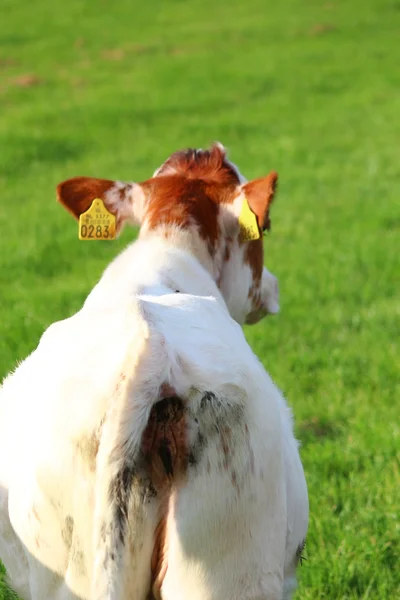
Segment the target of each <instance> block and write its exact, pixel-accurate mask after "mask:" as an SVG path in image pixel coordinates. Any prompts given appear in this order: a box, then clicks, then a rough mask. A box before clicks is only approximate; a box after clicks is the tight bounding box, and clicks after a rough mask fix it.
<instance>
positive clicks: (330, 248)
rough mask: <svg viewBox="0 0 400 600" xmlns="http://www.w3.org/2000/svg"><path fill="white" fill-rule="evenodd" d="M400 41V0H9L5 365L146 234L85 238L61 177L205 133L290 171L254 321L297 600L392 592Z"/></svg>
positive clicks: (252, 171) (156, 156)
mask: <svg viewBox="0 0 400 600" xmlns="http://www.w3.org/2000/svg"><path fill="white" fill-rule="evenodd" d="M399 34H400V1H399V0H364V1H361V0H332V1H329V0H327V1H325V0H322V1H317V0H282V2H276V1H275V2H272V1H271V0H264V1H261V0H247V1H244V0H242V1H237V0H230V1H229V2H228V1H227V0H220V1H219V2H216V1H215V0H214V1H211V0H201V1H200V0H166V1H162V0H153V1H152V2H134V1H132V0H113V1H111V0H93V1H91V2H89V1H87V2H83V1H79V0H69V1H68V2H64V3H57V2H54V1H50V0H35V2H28V1H27V0H1V3H0V306H1V314H2V318H1V320H0V339H1V343H0V375H1V376H3V375H5V374H6V373H7V372H8V371H9V370H10V369H11V368H12V367H13V366H14V365H15V364H16V361H17V360H19V359H21V358H23V357H24V356H25V355H26V354H27V353H28V352H30V351H31V350H32V349H33V348H34V347H35V346H36V344H37V342H38V339H39V336H40V335H41V333H42V331H43V330H44V328H46V327H47V326H48V325H49V324H50V323H51V322H53V321H55V320H57V319H61V318H64V317H66V316H68V315H71V314H72V313H73V312H74V311H76V310H77V309H78V308H79V307H80V306H81V304H82V302H83V300H84V298H85V296H86V295H87V293H88V292H89V290H90V289H91V287H92V286H93V285H94V283H95V282H96V281H97V280H98V278H99V276H100V275H101V272H102V270H103V269H104V267H105V266H106V265H107V264H108V263H109V262H110V260H111V259H112V258H113V257H114V256H115V255H116V254H117V253H118V252H119V251H120V250H121V248H123V247H124V246H125V245H126V244H127V243H128V242H129V241H130V240H132V239H133V238H134V237H135V235H136V232H135V231H134V230H132V229H131V230H129V231H128V230H127V231H125V232H124V234H123V236H122V238H121V239H120V240H118V241H116V242H112V243H107V242H99V243H97V244H85V243H82V242H79V241H78V239H77V226H76V224H75V222H74V221H73V220H72V218H71V217H70V216H69V215H68V214H67V213H66V212H64V211H63V209H62V208H61V206H59V205H58V204H57V203H56V201H55V186H56V184H57V183H58V182H59V181H61V180H64V179H66V178H68V177H72V176H75V175H90V176H98V177H104V178H111V179H114V178H118V179H127V180H137V181H140V180H143V179H146V178H148V177H149V176H151V174H152V172H153V170H154V169H155V168H156V167H157V166H159V165H160V164H161V163H162V162H163V161H164V160H165V159H166V158H167V156H168V155H169V154H170V153H171V152H173V151H175V150H177V149H179V148H182V147H186V146H194V147H206V146H208V145H209V143H210V142H212V141H214V140H220V141H221V142H223V143H224V144H225V145H226V146H227V147H228V149H229V151H230V158H232V160H233V161H234V162H236V163H237V164H238V165H239V167H240V169H241V170H242V172H243V173H244V174H245V175H246V176H247V177H248V178H252V177H257V176H262V175H265V174H266V173H268V172H269V171H270V170H272V169H276V170H277V171H278V172H279V175H280V187H279V195H278V199H277V201H276V202H275V203H274V206H273V212H272V233H271V235H270V236H268V237H267V239H266V242H265V246H266V264H267V265H268V267H269V268H270V270H271V271H272V272H273V273H275V274H276V275H277V276H278V278H279V281H280V290H281V314H280V315H279V316H278V317H274V318H269V319H266V320H265V321H264V322H263V323H262V324H260V325H257V326H255V327H254V328H248V329H247V330H246V334H247V336H248V340H249V342H250V343H251V345H252V347H253V348H254V350H255V352H256V353H257V354H258V355H259V356H260V358H261V359H262V361H263V363H264V365H265V367H266V368H267V370H268V371H269V372H270V374H271V375H272V377H273V379H274V380H275V381H276V383H277V384H278V385H279V386H280V388H281V389H282V390H283V391H284V393H285V395H286V396H287V398H288V400H289V403H290V404H291V406H292V407H293V411H294V415H295V420H296V434H297V436H298V438H299V439H300V440H301V443H302V450H301V452H302V458H303V462H304V466H305V471H306V477H307V481H308V486H309V494H310V505H311V507H310V508H311V517H310V519H311V520H310V529H309V536H308V540H307V550H306V558H307V561H306V562H305V563H303V566H302V567H301V568H300V569H299V589H298V592H297V595H296V599H303V598H304V599H312V600H318V599H320V598H327V599H332V600H334V599H356V598H357V599H358V598H360V599H366V598H368V599H372V598H374V599H375V598H376V599H394V598H397V597H400V570H399V558H400V552H399V521H398V516H399V483H400V477H399V454H400V452H399V402H398V395H399V377H398V368H399V347H398V342H399V329H400V327H399V322H400V320H399V312H400V309H399V280H400V270H399V225H400V202H399V192H400V160H399V159H400V35H399ZM396 292H397V294H396ZM0 569H1V567H0ZM11 597H12V595H11V593H10V592H9V591H7V589H6V587H5V584H4V582H3V580H2V575H1V573H0V599H1V600H6V599H7V600H8V599H10V598H11ZM44 600H46V599H44ZM49 600H50V599H49Z"/></svg>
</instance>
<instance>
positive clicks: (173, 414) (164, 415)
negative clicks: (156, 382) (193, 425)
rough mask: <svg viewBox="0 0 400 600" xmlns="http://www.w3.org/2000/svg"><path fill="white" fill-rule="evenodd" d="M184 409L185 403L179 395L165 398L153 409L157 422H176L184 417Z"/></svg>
mask: <svg viewBox="0 0 400 600" xmlns="http://www.w3.org/2000/svg"><path fill="white" fill-rule="evenodd" d="M183 411H184V405H183V402H182V400H181V399H180V398H178V396H171V397H169V398H163V399H162V400H160V401H159V402H157V403H156V404H155V405H154V406H153V408H152V410H151V412H152V414H153V415H154V418H155V419H156V422H157V423H167V422H168V423H175V422H176V421H179V420H180V419H181V418H182V414H183Z"/></svg>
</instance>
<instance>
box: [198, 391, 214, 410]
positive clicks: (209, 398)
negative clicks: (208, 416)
mask: <svg viewBox="0 0 400 600" xmlns="http://www.w3.org/2000/svg"><path fill="white" fill-rule="evenodd" d="M216 399H217V397H216V395H215V394H214V392H204V394H203V397H202V399H201V400H200V410H201V411H204V410H207V408H208V407H209V404H210V402H215V401H216Z"/></svg>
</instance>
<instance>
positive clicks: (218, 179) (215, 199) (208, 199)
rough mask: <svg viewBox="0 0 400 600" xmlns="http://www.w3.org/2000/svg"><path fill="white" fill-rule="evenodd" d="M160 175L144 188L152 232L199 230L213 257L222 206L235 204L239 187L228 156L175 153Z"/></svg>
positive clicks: (203, 152)
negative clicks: (170, 227)
mask: <svg viewBox="0 0 400 600" xmlns="http://www.w3.org/2000/svg"><path fill="white" fill-rule="evenodd" d="M158 175H159V176H157V177H155V178H153V179H150V180H148V181H146V182H144V183H143V184H142V187H143V189H144V190H145V193H146V194H147V196H148V199H149V206H148V211H147V220H148V226H149V229H155V228H157V227H158V226H159V225H162V224H163V225H177V226H179V227H181V228H183V229H187V228H190V227H193V226H196V227H197V229H198V231H199V234H200V236H201V238H202V239H203V240H204V241H205V242H206V243H207V246H208V250H209V252H210V254H211V256H212V255H213V253H214V250H215V246H216V242H217V240H218V238H219V236H220V231H219V226H218V213H219V205H220V204H221V203H229V202H232V201H233V199H234V198H235V194H236V190H237V186H238V185H239V183H240V181H239V178H238V176H237V173H236V171H235V169H234V168H233V167H232V166H231V165H230V164H229V163H227V162H226V161H225V152H224V151H223V150H222V149H221V148H220V147H219V146H213V147H212V149H211V150H210V151H208V150H194V149H189V150H183V151H180V152H176V153H175V154H173V155H172V156H171V157H170V158H169V159H168V160H167V161H166V162H165V163H164V165H163V166H162V167H161V169H160V171H159V174H158Z"/></svg>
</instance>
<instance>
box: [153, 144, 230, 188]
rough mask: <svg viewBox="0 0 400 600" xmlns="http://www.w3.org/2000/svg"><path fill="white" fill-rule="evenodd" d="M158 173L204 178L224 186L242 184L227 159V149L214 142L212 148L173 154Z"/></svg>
mask: <svg viewBox="0 0 400 600" xmlns="http://www.w3.org/2000/svg"><path fill="white" fill-rule="evenodd" d="M157 175H182V176H184V177H185V178H187V179H202V180H203V181H210V182H213V183H218V184H220V185H223V186H228V187H232V186H233V187H236V186H237V185H239V184H240V181H239V177H238V174H237V172H236V170H235V169H234V168H233V166H232V165H231V164H230V163H229V162H228V161H227V160H226V153H225V150H224V149H223V148H222V147H221V146H220V145H219V144H213V146H212V147H211V150H196V149H195V148H188V149H187V150H180V151H178V152H175V153H174V154H172V155H171V156H170V157H169V158H168V159H167V160H166V161H165V163H164V164H163V165H162V166H161V167H160V169H159V170H158V171H157Z"/></svg>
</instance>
